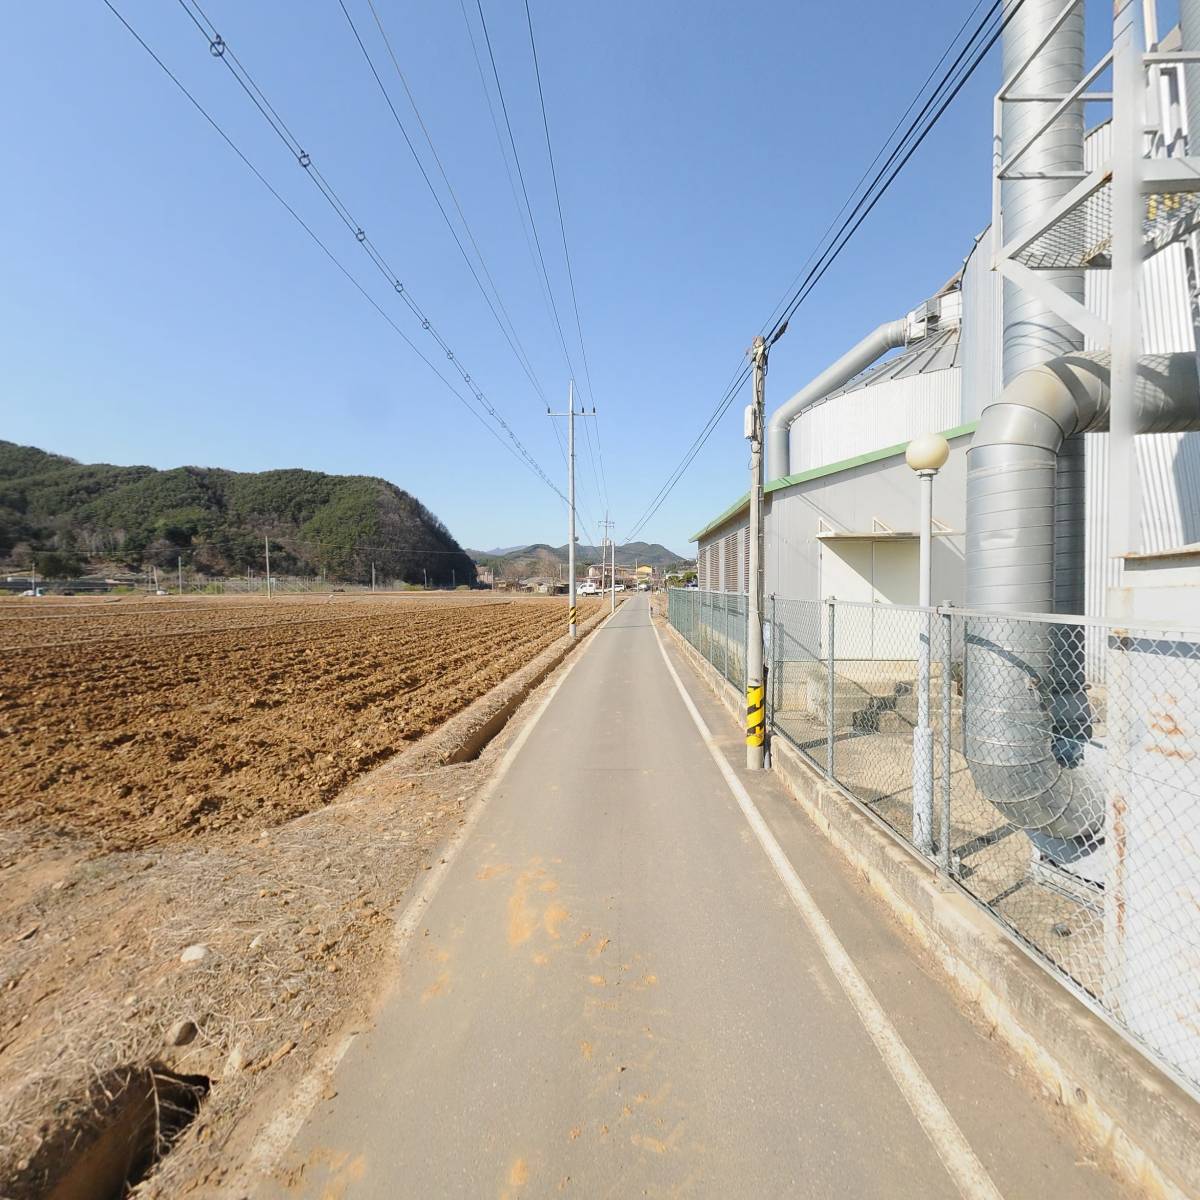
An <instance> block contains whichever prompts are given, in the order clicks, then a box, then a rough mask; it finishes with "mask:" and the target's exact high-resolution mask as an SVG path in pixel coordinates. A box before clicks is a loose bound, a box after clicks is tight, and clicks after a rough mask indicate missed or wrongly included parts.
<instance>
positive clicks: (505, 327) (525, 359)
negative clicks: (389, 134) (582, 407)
mask: <svg viewBox="0 0 1200 1200" xmlns="http://www.w3.org/2000/svg"><path fill="white" fill-rule="evenodd" d="M338 3H339V5H340V7H341V10H342V13H343V14H344V15H345V18H346V21H347V23H348V24H349V26H350V31H351V32H352V33H353V34H354V40H355V41H356V42H357V43H358V48H359V50H361V51H362V55H363V58H364V59H365V60H366V63H367V66H368V67H369V68H370V71H371V75H372V76H373V77H374V79H375V83H376V84H377V85H378V87H379V91H380V93H381V94H382V95H383V98H384V101H385V102H386V104H387V106H388V110H389V111H390V112H391V114H392V119H393V120H394V121H395V123H396V127H397V128H398V129H399V130H400V134H401V136H402V137H403V138H404V143H405V145H406V146H407V147H408V149H409V153H410V154H411V155H412V157H413V161H414V162H415V163H416V164H417V169H418V170H419V171H420V172H421V178H422V179H424V180H425V186H426V187H427V188H428V189H429V194H430V195H431V196H432V197H433V202H434V203H435V204H436V205H437V208H438V212H439V213H441V216H442V220H443V221H444V222H445V224H446V228H447V229H448V230H449V231H450V236H451V237H452V238H453V239H454V244H455V245H456V246H457V247H458V252H459V254H461V255H462V259H463V262H465V263H466V264H467V270H469V271H470V272H471V277H472V278H473V279H474V280H475V285H476V286H477V287H478V288H479V294H480V295H481V296H482V297H483V299H484V302H485V303H486V304H487V306H488V309H489V310H490V311H491V314H492V316H493V317H494V318H495V320H496V324H497V325H498V326H499V328H500V332H501V333H502V334H503V335H504V340H505V341H506V342H508V346H509V349H510V350H512V352H513V355H514V356H515V357H516V359H517V362H518V363H519V364H520V366H521V369H522V371H524V372H525V377H526V378H527V379H528V380H529V382H530V383H531V384H532V385H533V389H534V391H536V392H537V394H538V395H539V396H540V397H541V398H542V400H543V401H545V399H546V394H545V392H544V391H543V390H542V385H541V382H540V381H539V380H538V378H537V376H536V373H535V372H534V370H533V366H532V363H531V362H530V359H529V355H528V354H527V353H526V350H525V347H524V346H523V345H522V344H521V339H520V337H519V336H518V335H517V331H516V327H515V326H514V325H513V321H512V317H511V316H510V314H509V312H508V309H507V307H506V306H505V304H504V300H503V298H502V297H501V295H500V291H499V289H498V288H497V287H496V282H495V280H494V279H493V278H492V273H491V272H490V271H489V270H488V266H487V261H486V260H485V259H484V257H483V252H482V251H481V250H480V249H479V243H478V242H477V241H476V240H475V235H474V234H473V233H472V232H471V226H470V224H469V223H468V221H467V218H466V215H465V214H464V213H463V210H462V205H461V204H459V202H458V196H457V195H456V193H455V191H454V188H453V187H451V186H450V180H449V178H448V177H447V175H446V169H445V167H444V166H443V165H442V160H441V157H440V156H439V155H438V152H437V149H436V148H435V147H434V144H433V139H432V138H431V137H430V136H429V130H428V129H427V128H426V126H425V122H424V121H423V120H422V119H421V113H420V111H419V110H418V108H417V102H416V100H415V99H414V98H413V94H412V91H411V89H410V88H409V86H408V80H407V79H405V77H404V72H403V71H402V70H401V69H400V63H399V60H398V59H397V58H396V54H395V51H394V50H393V49H392V43H391V40H390V39H389V38H388V35H387V31H386V30H385V29H384V27H383V22H382V21H381V20H380V18H379V13H378V12H377V11H376V9H375V4H374V0H367V3H368V5H369V6H370V9H371V14H372V16H373V17H374V18H375V24H376V26H377V27H378V29H379V33H380V36H381V37H382V38H383V43H384V45H385V46H386V47H387V52H388V55H389V57H390V58H391V60H392V66H393V67H394V68H395V71H396V75H397V76H398V77H399V79H400V82H401V84H402V85H403V86H404V92H405V95H406V96H407V97H408V102H409V104H410V105H411V106H412V110H413V112H414V113H416V116H417V122H418V124H419V125H420V126H421V132H422V133H423V134H424V135H425V141H426V143H427V144H428V146H429V149H430V151H431V153H432V154H433V160H434V162H435V163H436V164H437V168H438V171H439V172H440V174H441V176H442V182H443V183H444V184H445V185H446V190H447V191H448V192H449V194H450V198H451V201H452V202H453V204H454V207H455V209H456V210H457V212H458V216H459V220H461V221H462V224H463V228H464V229H465V230H466V234H467V238H468V240H469V241H470V243H471V246H472V248H473V249H474V251H475V255H476V257H477V258H478V259H479V265H480V266H481V267H482V268H483V273H484V275H485V276H486V277H487V281H488V283H489V284H490V285H491V288H492V291H493V292H494V293H495V296H496V300H495V303H493V301H492V297H491V296H490V295H489V294H488V290H487V288H485V287H484V286H483V280H481V279H480V278H479V272H478V271H476V269H475V264H474V263H473V262H472V261H471V256H470V255H469V254H468V253H467V250H466V247H465V246H464V245H463V244H462V239H461V238H460V237H459V236H458V230H456V229H455V228H454V222H453V221H451V220H450V215H449V213H447V212H446V208H445V205H443V204H442V200H441V197H440V196H439V195H438V193H437V189H436V188H435V187H434V186H433V180H431V179H430V178H429V172H428V171H426V170H425V164H424V163H422V162H421V158H420V155H418V154H417V148H416V147H415V146H414V145H413V142H412V138H410V137H409V134H408V130H407V128H405V125H404V122H403V121H402V120H401V118H400V114H399V113H398V112H397V111H396V106H395V105H394V104H393V103H392V97H391V95H390V93H389V92H388V90H387V86H386V85H385V84H384V82H383V79H382V78H381V77H380V75H379V72H378V71H377V70H376V69H375V63H374V61H373V60H372V58H371V55H370V52H369V51H368V50H367V47H366V44H365V43H364V42H363V40H362V36H361V34H360V33H359V32H358V26H357V25H355V23H354V18H353V17H352V16H351V15H350V10H349V9H348V8H347V7H346V4H345V0H338ZM497 304H498V305H499V306H500V312H497V311H496V305H497ZM501 313H503V314H504V319H503V320H502V319H501ZM506 322H507V324H506ZM510 330H511V333H510Z"/></svg>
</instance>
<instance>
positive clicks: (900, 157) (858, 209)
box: [626, 0, 1024, 540]
mask: <svg viewBox="0 0 1200 1200" xmlns="http://www.w3.org/2000/svg"><path fill="white" fill-rule="evenodd" d="M1004 2H1005V0H994V2H993V3H992V4H991V7H990V8H989V9H988V10H987V12H986V13H985V15H984V16H983V18H982V19H981V20H980V21H979V23H978V24H977V25H976V27H975V29H974V31H973V32H972V34H971V36H970V37H969V38H968V39H967V41H966V42H965V43H964V45H963V46H962V48H961V49H960V50H959V52H958V54H957V56H956V57H955V59H954V62H953V63H952V64H951V65H950V67H949V68H948V69H947V70H946V71H945V72H944V73H943V75H942V77H941V79H940V80H939V81H938V83H937V85H936V86H935V88H934V89H933V91H932V92H931V93H930V95H929V97H928V98H927V99H926V101H925V103H924V105H923V106H922V108H921V110H920V112H918V114H917V116H916V117H915V118H914V119H913V120H912V122H911V123H910V124H909V126H908V128H907V130H906V131H905V132H904V135H903V136H902V137H901V138H900V140H899V141H898V142H897V143H896V145H895V146H894V147H893V148H892V151H891V153H890V154H889V155H888V157H887V159H886V160H885V161H884V163H883V165H882V166H881V167H880V168H879V170H878V172H877V173H876V175H875V177H874V179H872V181H871V183H870V185H869V186H868V187H867V189H866V190H865V191H864V192H863V193H862V195H861V196H860V197H859V198H858V200H857V201H856V202H855V203H854V205H853V207H852V208H851V211H850V213H849V215H848V216H847V217H846V219H845V220H844V221H843V222H842V224H841V226H840V228H839V229H838V231H837V233H836V234H835V235H834V237H833V239H832V241H830V242H829V244H828V246H826V248H825V250H824V251H822V252H821V253H820V255H819V256H818V257H817V261H816V262H815V263H814V264H813V266H812V267H811V269H810V270H809V271H808V273H807V275H805V276H804V280H803V282H802V283H801V284H800V286H799V288H798V289H797V290H796V292H795V293H794V294H793V295H792V296H791V298H790V299H789V300H788V301H787V302H786V304H785V305H784V308H783V312H782V314H781V315H780V316H778V318H777V317H776V315H775V314H777V313H778V312H779V305H776V308H775V310H774V312H773V314H772V317H771V318H770V319H771V320H772V321H773V322H774V324H773V325H772V327H771V332H770V333H769V334H768V335H766V337H767V341H768V343H769V344H770V343H773V342H775V341H777V340H778V339H779V338H780V337H781V336H782V335H783V331H784V330H785V329H786V328H787V324H788V321H789V320H790V319H791V317H792V316H793V315H794V314H795V312H796V310H797V309H798V308H799V307H800V305H801V304H802V303H803V302H804V300H805V299H806V298H807V297H808V295H809V294H810V293H811V292H812V290H813V288H815V287H816V285H817V284H818V283H819V282H820V280H821V278H822V277H823V276H824V274H825V272H826V271H828V270H829V268H830V267H831V266H832V265H833V263H834V262H835V261H836V259H837V258H838V256H839V255H840V254H841V252H842V250H843V249H844V248H845V246H846V244H847V243H848V242H849V240H850V238H851V237H853V235H854V233H855V232H856V231H857V230H858V228H859V227H860V226H861V225H862V223H863V221H865V220H866V218H867V217H868V216H869V215H870V213H871V211H872V210H873V209H874V207H875V205H876V204H878V203H879V201H880V199H882V197H883V196H884V194H885V193H886V192H887V190H888V188H890V187H891V185H892V183H893V182H895V180H896V178H897V177H898V176H899V174H900V172H901V170H903V168H904V166H905V164H906V163H907V162H908V161H909V159H910V158H912V156H913V154H915V153H916V151H917V150H918V149H919V147H920V146H921V144H922V143H923V142H924V140H925V138H926V137H928V135H929V133H930V132H931V130H932V129H933V127H934V125H936V124H937V122H938V120H939V119H940V118H941V116H942V114H943V113H944V112H945V111H946V109H947V108H948V107H949V106H950V104H951V103H952V102H953V100H954V98H955V97H956V96H957V95H958V93H959V92H960V91H961V90H962V88H963V87H964V85H965V84H966V82H967V80H968V79H969V78H970V77H971V75H972V74H973V73H974V72H975V70H976V69H977V68H978V66H979V64H980V63H981V62H982V61H983V59H984V58H985V57H986V55H987V53H988V52H989V51H990V50H991V48H992V46H994V45H995V43H996V41H997V39H998V38H999V37H1000V35H1001V33H1003V31H1004V29H1005V27H1006V26H1007V25H1008V23H1009V21H1011V20H1012V18H1013V17H1014V16H1015V15H1016V13H1017V10H1018V9H1019V8H1020V7H1021V5H1022V4H1023V3H1024V0H1013V2H1012V3H1011V4H1010V6H1009V7H1008V9H1007V11H1006V12H1005V13H1004V15H1003V19H1002V20H1001V21H1000V22H999V23H998V24H997V25H996V26H995V28H993V29H992V30H991V32H990V33H988V34H987V36H986V40H985V41H982V42H980V39H981V37H983V36H984V35H985V32H986V31H987V30H988V27H989V23H990V22H991V21H992V20H993V18H994V17H995V15H996V13H997V11H998V10H999V9H1000V7H1001V4H1002V3H1004ZM979 7H980V4H979V3H977V4H976V5H975V8H974V9H973V10H972V16H973V15H974V13H975V12H977V11H978V10H979ZM968 19H969V18H968ZM963 28H965V24H964V26H962V27H960V29H959V30H958V32H957V33H956V34H955V35H954V38H953V39H952V40H951V42H950V45H949V46H948V47H947V49H946V51H944V52H943V54H942V56H941V58H939V60H938V63H937V64H935V67H934V71H932V72H931V73H930V76H929V77H927V78H926V80H925V82H924V83H923V84H922V85H921V88H920V89H918V92H917V95H916V97H914V99H913V101H912V103H910V104H909V106H908V109H907V110H906V114H907V113H908V112H911V111H912V109H913V107H914V106H915V104H916V102H917V100H919V99H920V96H921V94H922V93H923V92H924V90H925V89H926V87H927V86H928V82H929V78H930V77H932V75H933V74H935V73H936V71H937V66H940V65H941V63H943V62H945V60H946V57H947V56H948V54H949V53H950V50H952V49H953V47H954V45H955V44H956V43H957V42H958V40H959V39H960V38H961V36H962V30H963ZM976 43H979V44H978V45H976ZM972 47H975V48H974V49H972ZM968 59H970V62H969V63H968V65H967V66H966V67H965V69H963V63H964V62H966V61H967V60H968ZM947 89H949V90H948V91H947ZM943 96H944V99H943V100H942V102H941V104H940V106H938V107H937V109H936V111H933V113H932V116H928V114H929V113H930V112H931V110H932V109H933V107H934V105H935V104H937V102H938V100H939V99H941V98H942V97H943ZM927 116H928V120H926V117H927ZM902 121H903V117H902V118H901V122H902ZM901 122H897V126H896V127H894V128H893V130H892V133H891V134H889V136H888V139H887V140H885V142H884V145H883V147H882V148H881V150H880V151H879V153H878V154H876V156H875V158H874V160H873V161H872V164H871V165H872V166H873V165H874V163H876V162H878V161H879V158H880V157H881V156H882V154H883V152H884V150H886V149H887V147H888V145H889V144H890V142H891V140H892V138H893V137H894V135H895V128H898V127H899V124H900V123H901ZM870 169H871V168H870V167H868V168H867V172H864V177H865V175H866V174H868V173H869V172H870ZM861 183H862V179H860V180H859V183H858V184H856V185H855V188H854V190H853V191H852V192H851V197H850V199H851V200H852V199H853V197H854V195H855V193H857V192H858V190H859V188H860V187H861ZM849 205H850V200H848V201H847V203H846V204H843V205H842V208H841V210H840V211H839V215H840V214H841V213H842V212H845V211H846V208H847V207H848V206H849ZM836 222H837V218H836V217H835V218H834V222H833V223H831V226H830V228H832V224H836ZM828 232H829V230H828V229H827V230H826V233H825V234H824V235H822V238H821V241H820V242H818V249H819V248H820V245H821V242H824V241H826V239H827V237H828ZM815 254H816V251H814V255H815ZM813 257H814V256H813V255H810V256H809V260H808V261H809V262H810V263H811V262H812V261H813ZM801 273H802V274H803V269H802V272H801ZM749 373H750V368H749V367H748V366H747V365H745V364H743V365H742V367H741V369H740V370H739V371H738V373H737V374H736V375H735V376H734V382H733V383H732V384H731V385H730V387H729V388H728V389H727V390H726V392H725V394H724V395H723V396H722V398H721V400H720V401H718V403H717V407H716V408H715V409H714V411H713V414H712V415H711V416H710V417H709V420H708V421H707V422H706V424H705V426H704V428H703V429H702V430H701V432H700V434H699V435H697V438H696V439H695V440H694V441H693V443H692V445H691V447H689V449H688V451H687V452H686V453H685V455H684V457H683V459H682V461H681V462H680V464H679V466H677V467H676V469H675V470H674V471H673V472H672V473H671V475H670V476H668V478H667V482H666V483H664V484H663V486H662V487H661V488H660V489H659V492H658V493H657V494H656V496H655V497H654V499H653V500H652V501H651V502H650V505H649V506H648V508H647V510H646V511H645V512H644V514H643V515H642V517H640V518H639V520H638V523H637V524H636V526H635V527H634V529H633V531H632V532H631V533H630V535H629V538H627V539H626V540H629V539H630V538H632V537H633V536H635V535H636V534H637V533H638V532H640V530H641V529H642V528H643V527H644V526H645V524H646V523H647V522H648V521H649V520H650V519H651V518H652V517H653V516H654V514H655V513H656V512H657V511H658V510H659V508H661V507H662V504H663V502H664V501H665V500H666V498H667V496H668V495H670V493H671V491H672V490H673V489H674V487H675V485H676V484H677V483H678V482H679V480H680V478H682V476H683V474H684V472H685V471H686V470H687V468H688V466H690V465H691V463H692V461H693V460H694V459H695V457H696V455H697V454H698V453H699V452H700V450H701V448H702V447H703V445H704V443H705V442H706V441H707V440H708V438H709V437H710V436H711V434H712V432H713V430H714V429H715V428H716V426H717V424H718V423H719V421H720V419H721V417H722V416H724V414H725V412H726V411H728V409H729V406H730V405H731V404H732V403H733V399H734V397H735V396H736V394H737V390H738V389H739V388H740V387H741V385H742V383H744V382H745V380H746V379H747V378H748V376H749Z"/></svg>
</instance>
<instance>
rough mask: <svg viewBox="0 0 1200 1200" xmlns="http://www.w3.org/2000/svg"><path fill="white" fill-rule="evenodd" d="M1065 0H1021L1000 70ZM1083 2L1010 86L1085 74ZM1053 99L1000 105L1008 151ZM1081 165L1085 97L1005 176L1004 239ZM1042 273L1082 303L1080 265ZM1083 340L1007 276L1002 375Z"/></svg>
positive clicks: (1051, 91) (1041, 91)
mask: <svg viewBox="0 0 1200 1200" xmlns="http://www.w3.org/2000/svg"><path fill="white" fill-rule="evenodd" d="M1062 7H1063V0H1024V2H1023V3H1022V4H1021V5H1020V7H1019V8H1018V9H1017V11H1016V13H1015V14H1014V15H1013V18H1012V20H1011V21H1009V23H1008V25H1007V26H1006V28H1005V30H1004V39H1003V46H1004V54H1003V72H1004V78H1005V80H1008V79H1009V78H1011V77H1012V75H1013V74H1014V73H1015V72H1016V71H1017V70H1018V69H1019V68H1020V66H1021V64H1022V63H1024V62H1025V60H1026V59H1028V58H1029V56H1030V55H1031V54H1034V51H1035V50H1037V47H1038V45H1039V43H1041V42H1042V40H1043V39H1044V38H1045V36H1046V30H1047V29H1049V28H1050V27H1051V26H1052V25H1053V23H1054V20H1055V18H1056V17H1057V16H1058V15H1059V13H1060V12H1061V10H1062ZM1083 62H1084V59H1083V6H1082V5H1080V6H1079V7H1078V8H1077V9H1076V10H1075V11H1074V12H1073V13H1072V14H1071V15H1070V16H1069V17H1067V19H1066V20H1065V21H1064V22H1063V23H1062V25H1060V26H1059V28H1058V29H1057V30H1056V31H1055V32H1054V34H1053V35H1052V36H1051V37H1050V39H1049V40H1048V41H1047V42H1046V44H1045V45H1044V46H1043V47H1042V49H1041V50H1040V51H1038V52H1037V53H1036V55H1034V58H1033V61H1032V62H1030V64H1029V66H1028V67H1026V69H1025V71H1024V73H1023V74H1022V75H1021V77H1020V79H1019V80H1018V81H1017V83H1016V84H1015V86H1014V87H1013V93H1014V94H1015V95H1018V96H1020V95H1038V96H1061V95H1065V94H1066V93H1067V92H1069V91H1071V89H1072V88H1074V87H1075V86H1076V85H1077V84H1078V83H1079V81H1080V80H1081V79H1082V78H1083ZM1055 104H1056V102H1055V101H1054V100H1022V101H1019V102H1008V103H1005V104H1003V105H1002V106H1001V118H1002V126H1001V138H1002V144H1003V148H1004V149H1003V153H1004V157H1005V158H1008V156H1009V155H1011V154H1014V153H1015V152H1016V151H1017V150H1018V149H1019V148H1020V147H1021V146H1022V145H1023V144H1024V143H1025V141H1026V140H1027V139H1028V138H1029V137H1030V136H1031V135H1032V134H1033V133H1034V132H1035V131H1036V130H1037V128H1038V126H1039V125H1041V124H1042V122H1043V121H1044V120H1045V119H1046V118H1047V117H1048V116H1049V115H1050V113H1051V112H1052V111H1053V110H1054V108H1055ZM1082 171H1083V105H1082V104H1075V105H1072V106H1071V107H1070V108H1068V109H1067V110H1066V111H1065V112H1064V113H1063V114H1062V115H1061V116H1060V117H1058V119H1057V120H1056V121H1055V122H1054V123H1053V124H1052V125H1051V126H1050V128H1049V129H1047V130H1046V132H1045V133H1043V134H1042V135H1041V136H1040V137H1039V138H1038V139H1037V140H1036V141H1035V142H1034V143H1033V145H1032V146H1031V147H1030V148H1029V149H1028V150H1026V151H1025V153H1024V154H1023V155H1022V156H1021V157H1020V158H1019V159H1018V160H1017V162H1016V163H1015V165H1014V166H1013V168H1012V170H1011V174H1014V175H1018V176H1034V178H1016V179H1004V180H1002V181H1001V185H1000V203H1001V208H1002V209H1003V214H1004V240H1005V241H1006V242H1010V241H1012V240H1013V239H1014V238H1016V237H1021V236H1024V235H1025V234H1027V233H1029V232H1030V231H1031V230H1033V229H1034V228H1036V227H1037V225H1038V224H1040V223H1041V221H1042V220H1043V218H1044V217H1045V215H1046V213H1047V212H1048V211H1049V210H1050V208H1051V207H1052V206H1053V205H1054V204H1055V203H1056V202H1057V201H1058V200H1060V199H1061V198H1062V197H1063V196H1065V195H1066V194H1067V192H1069V191H1070V190H1071V188H1072V187H1074V186H1075V184H1076V183H1077V182H1078V175H1079V173H1080V172H1082ZM1042 276H1043V278H1045V279H1046V280H1047V281H1048V282H1050V283H1053V284H1054V285H1055V286H1057V287H1059V288H1061V289H1062V290H1063V291H1065V292H1066V293H1067V294H1068V295H1070V296H1072V297H1073V298H1074V299H1076V300H1078V301H1079V302H1080V303H1081V304H1082V303H1083V271H1082V270H1069V271H1046V272H1042ZM1082 347H1083V338H1082V335H1081V334H1080V333H1079V331H1078V330H1077V329H1075V327H1074V326H1072V325H1071V324H1069V323H1068V322H1066V321H1064V320H1063V319H1062V318H1061V317H1059V316H1057V315H1056V314H1055V313H1054V312H1053V311H1052V310H1051V309H1050V308H1048V307H1047V306H1046V304H1045V303H1044V302H1043V301H1041V300H1038V299H1037V298H1036V297H1034V296H1033V295H1032V294H1031V293H1029V292H1025V291H1023V290H1021V288H1019V287H1017V285H1016V284H1014V283H1011V282H1009V281H1008V280H1006V281H1005V284H1004V382H1005V383H1008V382H1009V381H1010V380H1013V379H1015V378H1016V377H1017V376H1018V375H1019V374H1020V373H1021V372H1022V371H1024V370H1026V369H1028V368H1029V367H1036V366H1037V365H1038V364H1039V363H1044V362H1047V361H1049V360H1050V359H1052V358H1057V357H1058V356H1059V355H1060V354H1069V353H1070V352H1071V351H1072V350H1079V349H1082Z"/></svg>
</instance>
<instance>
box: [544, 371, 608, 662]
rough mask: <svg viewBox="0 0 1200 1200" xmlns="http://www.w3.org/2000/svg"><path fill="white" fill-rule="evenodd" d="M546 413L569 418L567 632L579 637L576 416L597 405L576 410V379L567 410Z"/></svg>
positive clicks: (569, 388)
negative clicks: (576, 578) (576, 534)
mask: <svg viewBox="0 0 1200 1200" xmlns="http://www.w3.org/2000/svg"><path fill="white" fill-rule="evenodd" d="M546 414H547V415H548V416H549V417H550V418H551V420H553V419H554V418H555V417H566V418H567V575H568V576H569V579H568V580H567V633H568V634H569V635H570V636H571V637H573V638H574V637H577V636H578V633H577V630H576V624H577V619H576V618H577V616H578V612H577V609H576V599H575V598H576V592H575V418H576V417H594V416H595V415H596V408H595V405H593V406H592V411H591V412H590V413H589V412H585V411H584V410H582V409H580V411H579V412H576V411H575V380H573V379H572V380H570V381H569V382H568V383H567V411H566V412H565V413H556V412H551V411H550V410H549V409H546Z"/></svg>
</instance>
